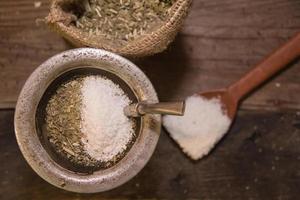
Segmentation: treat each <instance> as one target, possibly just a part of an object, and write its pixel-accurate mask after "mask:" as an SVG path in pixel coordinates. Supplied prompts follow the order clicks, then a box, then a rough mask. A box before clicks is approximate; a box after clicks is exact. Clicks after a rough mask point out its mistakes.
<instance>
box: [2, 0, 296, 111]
mask: <svg viewBox="0 0 300 200" xmlns="http://www.w3.org/2000/svg"><path fill="white" fill-rule="evenodd" d="M48 6H49V2H48V1H47V0H44V1H42V6H41V7H39V8H34V5H33V1H29V0H18V1H1V2H0V45H1V49H0V69H1V70H0V80H1V82H2V84H0V97H1V98H0V107H2V108H3V107H12V106H13V105H14V104H15V102H16V99H17V96H18V94H19V92H20V90H21V88H22V86H23V84H24V82H25V80H26V78H27V77H28V76H29V74H30V73H31V72H32V71H33V70H34V69H35V68H36V67H37V66H38V65H39V64H40V63H41V62H43V61H44V60H46V59H47V58H49V57H50V56H52V55H55V54H57V53H59V52H61V51H63V50H66V49H69V48H71V46H69V45H68V44H67V43H66V42H65V41H64V40H63V39H62V38H60V37H59V36H57V35H56V34H55V33H52V32H51V31H49V30H48V29H47V27H45V26H43V25H40V26H37V25H36V23H35V20H36V19H37V18H43V17H44V16H46V14H47V12H48ZM299 10H300V1H298V0H263V1H262V0H252V1H249V0H228V1H222V0H210V1H207V0H195V1H194V2H193V6H192V9H191V11H190V14H189V16H188V18H187V20H186V22H185V25H184V27H183V29H182V30H181V32H180V34H179V36H178V37H177V39H176V41H175V42H174V43H173V44H172V45H171V47H170V48H169V50H168V51H167V52H165V53H163V54H161V55H157V56H154V57H150V58H147V59H144V60H143V61H137V64H138V65H139V66H141V67H142V69H143V70H144V71H146V74H147V75H148V76H149V77H150V78H151V80H152V81H153V83H154V85H155V87H156V89H157V91H158V94H159V96H160V98H161V99H162V100H175V99H178V98H181V99H182V98H184V97H185V96H187V95H190V94H192V93H194V92H197V91H199V90H206V89H213V88H218V87H224V86H226V85H228V84H229V83H231V82H233V81H235V80H237V79H238V78H239V77H240V76H241V75H243V74H244V73H245V72H246V71H248V70H249V69H250V68H251V67H252V66H254V65H255V64H256V63H257V62H258V61H260V60H261V59H262V58H263V57H265V56H266V55H268V54H269V53H270V52H271V51H272V50H273V49H275V48H277V47H278V46H279V45H281V44H283V43H284V42H285V41H287V40H288V38H289V37H291V36H292V35H294V34H295V33H296V32H298V30H300V15H299ZM299 72H300V63H299V62H295V63H294V64H293V65H291V67H290V68H289V69H288V70H286V71H285V72H284V73H283V74H282V76H280V77H278V78H276V79H274V80H273V81H272V82H270V83H268V84H267V85H266V86H265V87H264V88H263V89H262V90H260V91H259V92H257V93H255V94H254V95H253V96H251V97H250V98H249V99H247V100H246V101H245V102H244V104H243V105H242V108H245V109H267V110H270V109H271V110H274V109H275V110H278V109H279V110H282V109H300V103H299V102H300V87H299V83H300V79H299V77H298V74H299ZM276 83H280V86H281V87H276V86H275V85H277V86H278V85H279V84H276Z"/></svg>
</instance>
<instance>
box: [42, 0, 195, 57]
mask: <svg viewBox="0 0 300 200" xmlns="http://www.w3.org/2000/svg"><path fill="white" fill-rule="evenodd" d="M76 1H78V0H53V1H52V2H51V7H50V13H49V15H48V16H47V17H46V23H47V24H48V25H49V26H50V27H51V28H52V29H53V30H55V31H56V32H58V33H59V34H60V35H61V36H63V37H64V38H66V39H67V40H68V41H70V42H71V43H72V44H73V45H75V46H76V47H93V48H100V49H105V50H108V51H111V52H114V53H117V54H119V55H122V56H125V57H143V56H149V55H153V54H156V53H159V52H161V51H163V50H165V49H166V48H167V46H168V45H169V44H170V43H171V42H172V41H173V40H174V38H175V36H176V34H177V32H178V31H179V29H180V27H181V25H182V23H183V20H184V18H185V16H186V15H187V12H188V9H189V6H190V4H191V2H192V0H177V1H176V2H175V3H174V4H173V5H172V7H171V10H170V12H169V15H168V17H167V19H166V20H165V21H164V22H163V24H162V25H160V26H158V27H157V28H156V29H154V30H152V31H151V33H148V34H144V35H143V36H141V37H138V38H137V39H135V40H133V41H130V42H127V43H126V44H125V45H120V44H119V43H118V42H115V41H111V40H108V39H106V38H104V37H100V36H95V35H89V34H88V33H86V32H84V31H81V30H80V29H77V28H76V27H75V26H72V25H71V23H72V22H74V21H75V20H76V16H75V15H74V14H72V12H74V11H72V9H74V5H75V3H76Z"/></svg>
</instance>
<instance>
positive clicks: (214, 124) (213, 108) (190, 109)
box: [163, 95, 231, 160]
mask: <svg viewBox="0 0 300 200" xmlns="http://www.w3.org/2000/svg"><path fill="white" fill-rule="evenodd" d="M163 124H164V126H165V128H166V129H167V130H168V132H169V133H170V135H171V137H172V138H173V139H174V140H175V141H176V142H177V143H178V144H179V146H180V147H181V148H182V150H183V151H184V152H185V153H186V154H187V155H188V156H190V157H191V158H192V159H194V160H197V159H200V158H202V157H203V156H205V155H207V154H208V153H209V152H210V151H211V150H212V149H213V147H214V146H215V144H216V143H217V142H218V141H219V140H220V139H221V138H222V136H223V135H224V134H225V133H226V132H227V131H228V128H229V126H230V124H231V120H230V119H229V117H228V116H227V115H225V114H224V113H223V111H222V107H221V103H220V100H218V99H211V100H207V99H205V98H203V97H201V96H196V95H195V96H191V97H188V98H187V99H186V110H185V114H184V116H182V117H180V116H165V117H164V118H163Z"/></svg>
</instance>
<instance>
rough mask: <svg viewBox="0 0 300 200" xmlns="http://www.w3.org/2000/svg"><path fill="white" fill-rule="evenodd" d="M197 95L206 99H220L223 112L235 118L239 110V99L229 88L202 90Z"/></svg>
mask: <svg viewBox="0 0 300 200" xmlns="http://www.w3.org/2000/svg"><path fill="white" fill-rule="evenodd" d="M197 95H200V96H201V97H204V98H206V99H219V100H220V103H221V106H222V110H223V112H224V113H225V114H226V115H227V116H228V117H229V118H230V119H231V120H233V119H234V117H235V114H236V111H237V107H238V101H237V99H235V98H234V95H233V94H231V93H230V92H229V90H228V89H220V90H214V91H207V92H201V93H198V94H197Z"/></svg>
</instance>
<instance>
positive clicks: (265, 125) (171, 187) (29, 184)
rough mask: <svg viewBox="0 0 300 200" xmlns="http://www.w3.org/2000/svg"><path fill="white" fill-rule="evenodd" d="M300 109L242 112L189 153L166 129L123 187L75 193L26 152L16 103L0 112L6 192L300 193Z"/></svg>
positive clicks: (227, 199)
mask: <svg viewBox="0 0 300 200" xmlns="http://www.w3.org/2000/svg"><path fill="white" fill-rule="evenodd" d="M299 144H300V113H298V115H297V114H296V113H295V112H290V113H286V112H285V113H274V112H263V113H262V112H258V111H247V112H240V114H239V116H238V118H237V121H236V122H235V123H234V126H233V127H232V129H231V131H230V132H229V133H228V135H227V136H226V137H225V138H224V139H223V140H222V141H221V142H220V144H219V145H218V146H217V148H216V149H215V150H214V151H213V152H212V153H211V154H210V155H209V156H207V157H206V158H204V159H202V160H201V161H198V162H192V161H191V160H189V159H188V158H187V157H186V156H185V155H184V154H183V153H182V152H181V151H180V149H179V148H178V146H177V145H176V144H175V143H174V142H173V141H172V140H171V138H170V137H168V136H167V133H166V132H165V131H162V133H161V138H160V140H159V143H158V146H157V149H156V151H155V153H154V155H153V156H152V158H151V160H150V162H149V163H148V164H147V165H146V167H145V168H144V169H143V170H142V171H141V172H140V173H139V174H138V175H137V176H136V177H134V178H133V179H132V180H131V181H129V182H127V183H126V184H125V185H123V186H121V187H118V188H117V189H114V190H111V191H109V192H104V193H98V194H90V195H87V194H76V193H71V192H66V191H64V190H61V189H58V188H56V187H54V186H52V185H50V184H48V183H47V182H45V181H44V180H42V179H41V178H40V177H39V176H38V175H37V174H36V173H34V171H33V170H32V169H31V168H30V167H29V166H28V164H27V163H26V162H25V160H24V158H23V157H22V155H21V153H20V151H19V149H18V147H17V144H16V141H15V136H14V132H13V111H1V112H0V152H1V153H0V163H1V165H0V171H1V173H2V175H1V178H0V199H5V200H19V199H20V200H27V199H28V200H32V199H35V200H39V199H41V200H44V199H47V200H48V199H49V200H51V199H53V200H57V199H62V200H71V199H76V200H81V199H89V200H96V199H97V200H98V199H133V198H143V199H187V198H196V199H213V200H218V199H220V200H241V199H243V200H250V199H253V200H260V199H262V200H269V199H272V200H273V199H274V200H297V199H299V196H300V191H299V188H300V145H299Z"/></svg>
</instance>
